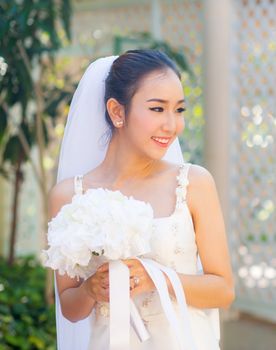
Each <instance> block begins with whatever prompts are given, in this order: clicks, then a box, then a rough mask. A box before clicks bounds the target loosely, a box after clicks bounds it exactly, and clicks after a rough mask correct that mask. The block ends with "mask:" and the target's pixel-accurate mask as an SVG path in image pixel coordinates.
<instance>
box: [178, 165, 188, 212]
mask: <svg viewBox="0 0 276 350" xmlns="http://www.w3.org/2000/svg"><path fill="white" fill-rule="evenodd" d="M190 166H191V163H184V164H181V165H180V167H179V174H178V176H177V177H176V178H177V183H178V185H177V188H176V199H177V206H179V205H180V204H181V203H183V202H185V201H186V195H187V186H188V185H189V179H188V172H189V169H190Z"/></svg>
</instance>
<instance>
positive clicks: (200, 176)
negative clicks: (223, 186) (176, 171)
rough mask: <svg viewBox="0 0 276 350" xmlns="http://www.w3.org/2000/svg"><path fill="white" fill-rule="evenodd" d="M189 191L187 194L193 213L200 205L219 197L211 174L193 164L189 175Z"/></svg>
mask: <svg viewBox="0 0 276 350" xmlns="http://www.w3.org/2000/svg"><path fill="white" fill-rule="evenodd" d="M188 179H189V190H188V192H187V202H188V205H189V207H190V209H191V211H192V212H193V211H194V210H196V208H197V207H198V204H199V203H202V202H204V200H205V199H206V201H207V202H208V200H211V198H212V197H214V196H217V189H216V184H215V181H214V177H213V175H212V174H211V172H210V171H209V170H208V169H206V168H205V167H203V166H201V165H198V164H191V165H190V169H189V174H188Z"/></svg>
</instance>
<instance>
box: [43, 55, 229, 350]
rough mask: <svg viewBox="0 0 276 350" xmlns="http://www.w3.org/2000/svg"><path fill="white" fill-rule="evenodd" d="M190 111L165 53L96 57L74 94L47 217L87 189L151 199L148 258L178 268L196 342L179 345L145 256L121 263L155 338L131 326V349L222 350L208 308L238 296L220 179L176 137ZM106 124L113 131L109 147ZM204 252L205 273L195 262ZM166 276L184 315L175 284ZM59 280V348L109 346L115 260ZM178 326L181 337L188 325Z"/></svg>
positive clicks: (98, 349)
mask: <svg viewBox="0 0 276 350" xmlns="http://www.w3.org/2000/svg"><path fill="white" fill-rule="evenodd" d="M184 111H185V100H184V96H183V88H182V85H181V80H180V73H179V72H178V70H177V68H176V66H175V64H174V62H173V61H171V59H170V58H168V57H167V56H166V55H165V54H164V53H162V52H160V51H157V50H130V51H127V52H126V53H124V54H123V55H121V56H119V57H114V56H111V57H108V58H105V59H100V60H97V61H95V62H94V66H93V64H92V65H91V67H89V68H88V70H87V72H86V73H85V75H84V77H83V79H82V81H81V83H80V84H79V87H78V90H77V92H76V94H75V96H74V99H73V101H72V105H71V110H70V113H71V114H69V119H68V121H67V125H66V130H65V135H64V139H63V143H62V149H61V156H60V162H59V175H58V183H57V184H56V185H55V186H54V187H53V188H52V190H51V191H50V195H49V208H50V217H54V216H55V215H56V214H57V213H58V211H59V210H60V208H61V207H62V206H63V205H65V204H67V203H70V202H71V199H72V197H73V195H74V194H76V193H81V194H85V192H86V191H87V189H89V188H101V187H102V188H106V189H110V190H112V191H115V190H119V191H120V192H121V193H123V194H124V195H126V196H133V197H134V198H136V199H138V200H141V201H144V202H148V203H150V204H151V206H152V208H153V212H154V234H153V238H152V247H153V248H152V252H151V253H150V254H148V255H147V256H145V257H146V258H150V259H152V260H154V261H157V262H159V263H160V264H162V265H163V266H167V267H168V268H170V269H172V270H174V271H176V272H177V276H178V277H177V278H178V279H179V281H180V282H181V288H182V289H183V291H184V294H185V298H186V302H187V305H188V314H189V318H188V322H189V325H187V327H188V326H189V327H190V328H189V327H188V329H189V332H188V333H187V337H191V340H190V342H191V344H192V345H191V346H187V345H186V347H185V345H183V346H182V345H181V344H180V343H181V339H177V337H176V336H175V334H176V333H175V332H174V330H173V329H172V328H173V327H171V325H170V324H169V323H168V321H167V319H166V317H165V314H164V311H163V305H161V303H160V298H159V295H158V293H157V290H156V286H155V283H154V281H153V279H152V278H151V276H150V274H149V271H147V270H146V269H145V267H144V266H143V264H142V263H141V261H139V260H136V259H129V260H124V263H125V265H126V266H127V267H128V268H129V273H130V289H131V290H130V296H131V298H132V299H133V301H134V302H135V304H136V306H137V308H138V310H139V313H140V315H141V317H142V319H143V320H144V323H145V325H146V328H147V330H148V332H149V335H150V337H149V339H148V340H146V341H144V342H141V341H140V340H139V338H138V336H137V334H136V332H135V330H134V328H131V333H130V344H129V349H131V350H138V349H139V350H149V349H150V350H155V349H156V350H165V349H166V350H167V349H168V348H170V349H172V350H176V349H187V350H188V349H189V350H190V349H197V350H215V349H219V339H218V338H219V337H218V335H217V334H216V332H215V330H214V329H213V328H212V327H211V326H210V320H209V318H208V313H207V309H214V308H219V307H228V306H229V305H230V304H231V303H232V301H233V299H234V283H233V275H232V271H231V265H230V258H229V253H228V248H227V239H226V234H225V228H224V223H223V217H222V212H221V208H220V204H219V200H218V196H217V191H216V187H215V183H214V180H213V177H212V175H211V174H210V173H209V172H208V171H207V170H206V169H204V168H203V167H201V166H199V165H195V164H189V163H183V161H182V158H181V157H182V156H181V155H180V154H179V144H178V140H177V136H178V135H180V134H181V133H182V131H183V129H184V125H185V123H184V116H183V112H184ZM73 116H74V117H73ZM104 117H105V120H104ZM81 118H82V120H83V124H82V126H81ZM85 118H86V119H85ZM74 123H75V124H74ZM89 124H90V125H89ZM106 126H107V129H105V127H106ZM106 130H107V131H108V130H109V131H111V133H110V135H109V139H108V142H107V143H106V144H104V143H103V142H102V141H103V138H102V137H103V136H104V135H106V133H105V134H104V135H103V131H106ZM69 140H70V142H69ZM177 147H178V148H177ZM170 152H171V153H170ZM198 255H199V256H200V259H201V262H202V266H203V271H204V273H203V274H199V270H198V267H197V256H198ZM164 275H165V277H166V283H167V287H168V291H169V294H170V297H171V300H172V301H173V304H174V308H175V311H176V313H177V315H178V316H179V322H181V316H180V314H178V307H177V303H176V302H175V300H176V299H175V297H176V295H175V290H174V288H173V286H172V282H171V280H170V279H169V278H168V276H167V275H166V274H164ZM56 285H57V297H58V300H57V302H58V303H59V301H60V306H61V311H62V315H60V313H59V304H58V309H57V316H58V319H57V323H58V326H59V329H58V332H59V334H58V335H59V348H60V349H62V350H63V349H66V350H68V349H69V346H70V349H84V350H85V349H91V350H92V349H93V350H107V349H109V345H110V343H109V342H110V336H109V331H110V329H109V266H108V264H104V265H103V266H101V267H100V268H99V269H98V270H97V272H96V273H95V274H93V275H92V276H91V277H90V278H88V279H87V280H86V281H78V280H77V279H71V278H69V277H68V276H66V275H65V276H60V275H59V274H56ZM63 317H64V318H63ZM65 319H67V320H69V321H71V322H73V323H74V324H75V326H76V327H75V328H74V326H72V324H71V322H67V321H66V320H65ZM82 320H85V321H82ZM87 320H88V322H87ZM182 321H183V319H182ZM179 324H181V323H179ZM62 327H65V328H62ZM72 327H73V328H72ZM180 329H182V330H183V338H184V334H185V333H184V327H183V328H180ZM185 330H186V327H185ZM88 333H89V336H88V338H89V339H88V338H87V334H88ZM72 334H75V336H73V337H72ZM118 337H119V336H118ZM185 337H186V335H185ZM66 338H67V340H66ZM80 338H82V340H83V342H81V340H80ZM76 339H77V340H76ZM75 341H76V343H75V345H74V344H73V343H74V342H75ZM78 341H79V343H77V342H78ZM66 342H67V345H65V343H66ZM80 342H81V343H80ZM72 344H73V345H72ZM77 344H78V345H77ZM80 344H81V345H80ZM186 344H187V343H186ZM181 346H182V347H181ZM110 348H112V346H110ZM114 348H115V347H114ZM118 349H120V350H123V349H122V348H120V347H118Z"/></svg>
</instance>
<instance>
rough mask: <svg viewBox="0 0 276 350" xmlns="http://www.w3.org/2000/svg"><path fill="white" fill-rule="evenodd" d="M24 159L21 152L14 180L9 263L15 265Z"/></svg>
mask: <svg viewBox="0 0 276 350" xmlns="http://www.w3.org/2000/svg"><path fill="white" fill-rule="evenodd" d="M22 160H23V154H22V152H21V153H20V155H19V157H18V161H17V166H16V170H15V181H14V187H13V190H14V193H13V203H12V219H11V232H10V246H9V257H8V263H9V265H13V262H14V256H15V244H16V233H17V212H18V204H19V200H18V199H19V193H20V189H21V185H22V182H23V173H22V170H21V166H22Z"/></svg>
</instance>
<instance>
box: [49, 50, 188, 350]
mask: <svg viewBox="0 0 276 350" xmlns="http://www.w3.org/2000/svg"><path fill="white" fill-rule="evenodd" d="M117 57H118V56H109V57H103V58H100V59H97V60H96V61H94V62H92V63H91V64H90V65H89V67H88V68H87V70H86V72H85V73H84V75H83V77H82V78H81V80H80V83H79V85H78V87H77V90H76V91H75V94H74V96H73V99H72V103H71V106H70V111H69V115H68V119H67V122H66V127H65V132H64V136H63V140H62V144H61V150H60V157H59V164H58V175H57V183H58V182H60V181H62V180H63V179H66V178H70V177H73V176H75V175H79V174H84V173H86V172H88V171H89V170H91V169H93V168H95V167H96V166H98V165H99V164H100V163H101V162H102V160H103V159H104V157H105V154H106V151H107V147H108V142H107V141H108V139H106V137H107V136H108V134H109V132H110V127H109V125H108V124H107V122H106V121H105V117H104V114H105V105H104V92H105V79H106V77H107V74H108V72H109V70H110V68H111V65H112V63H113V61H114V60H115V59H116V58H117ZM164 159H166V160H168V161H170V162H174V163H178V164H180V163H183V162H184V160H183V156H182V152H181V148H180V145H179V141H178V139H176V140H175V141H174V143H173V144H172V145H171V146H170V148H169V149H168V151H167V153H166V155H165V157H164ZM55 294H56V325H57V342H58V350H86V349H88V342H89V337H90V333H91V319H90V318H91V317H93V313H92V314H91V315H90V316H89V317H87V318H86V319H84V320H82V321H79V322H76V323H72V322H69V321H68V320H67V319H65V318H64V317H63V315H62V313H61V308H60V302H59V296H58V293H57V290H56V283H55ZM92 331H93V330H92Z"/></svg>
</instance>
